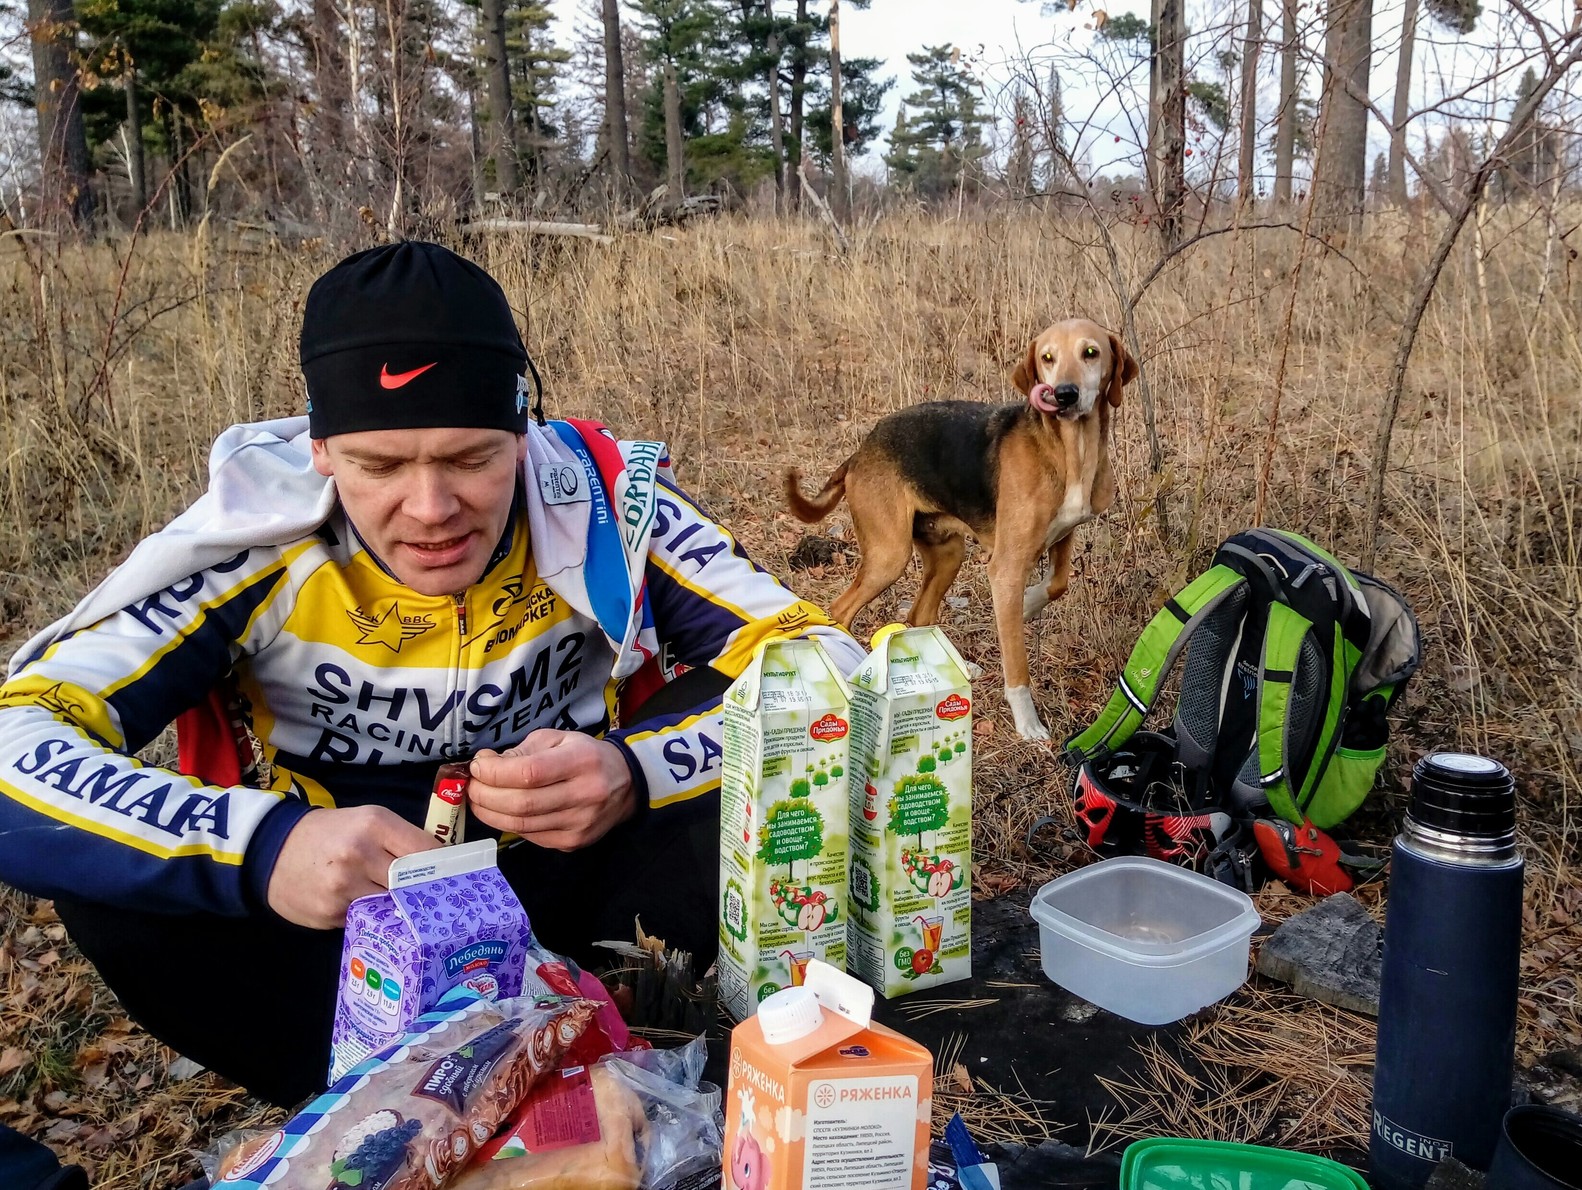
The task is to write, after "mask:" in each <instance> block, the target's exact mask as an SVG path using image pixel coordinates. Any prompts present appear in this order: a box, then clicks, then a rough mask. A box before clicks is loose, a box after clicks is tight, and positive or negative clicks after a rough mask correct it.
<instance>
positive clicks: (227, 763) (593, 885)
mask: <svg viewBox="0 0 1582 1190" xmlns="http://www.w3.org/2000/svg"><path fill="white" fill-rule="evenodd" d="M301 359H302V368H303V373H304V376H305V378H306V382H307V390H308V415H307V418H306V419H301V418H295V419H284V420H282V421H276V422H266V423H260V424H258V425H252V426H237V427H233V428H232V429H230V430H228V431H226V432H225V433H224V434H222V435H221V437H220V439H219V440H218V441H217V442H216V444H215V447H214V451H213V453H212V455H211V459H210V488H209V491H208V493H207V494H206V495H205V496H203V497H202V498H201V499H200V500H199V501H198V502H197V503H196V504H194V505H193V507H192V508H190V509H188V510H187V512H185V513H184V514H182V516H180V517H178V518H177V519H176V520H175V521H174V522H172V524H171V525H169V526H167V527H166V528H165V529H164V530H162V531H161V532H159V533H158V534H155V535H154V536H153V537H151V538H150V539H148V540H147V541H144V542H143V543H142V544H141V545H139V547H138V548H137V550H136V551H134V553H133V554H132V556H131V557H130V558H129V559H128V560H127V562H126V563H124V564H123V565H122V566H121V567H119V568H118V569H117V570H116V571H115V572H114V573H113V574H112V575H111V576H110V577H109V578H108V579H107V580H106V581H105V583H104V584H102V585H101V586H100V587H99V588H98V589H97V590H95V591H94V592H92V593H90V594H89V596H88V597H87V598H86V599H84V601H83V602H82V603H81V604H79V605H78V607H77V609H76V610H75V611H74V612H72V613H71V614H70V615H69V616H67V617H66V618H65V619H64V620H62V621H60V622H59V623H57V624H55V625H53V626H52V627H51V628H49V629H46V630H45V632H43V633H42V634H40V636H38V637H36V638H35V639H34V640H33V641H30V642H29V643H28V644H26V645H24V646H23V647H22V649H21V650H19V651H18V653H17V655H16V656H15V657H14V658H13V660H12V667H11V676H10V680H9V681H8V682H7V683H6V685H5V686H4V687H3V688H0V795H3V796H0V878H3V879H5V880H6V881H8V882H10V883H12V884H14V885H16V886H17V887H19V888H22V889H24V890H26V891H28V892H31V893H34V894H37V895H40V896H49V897H54V898H55V899H56V902H57V906H58V909H59V912H60V914H61V917H62V919H63V920H64V921H65V923H66V925H67V928H68V930H69V931H70V933H71V935H72V937H73V939H74V940H75V941H76V943H77V944H78V946H79V947H80V948H81V949H82V950H83V952H84V953H85V954H86V955H87V956H88V957H89V959H91V960H92V961H93V962H94V963H95V965H96V966H97V967H98V968H99V970H100V973H101V974H102V975H103V976H104V978H105V981H106V982H107V983H108V984H109V985H110V987H111V988H112V989H113V990H114V991H115V992H116V993H117V995H118V996H119V997H120V998H121V1001H122V1003H123V1005H124V1006H125V1008H126V1009H127V1011H128V1012H129V1013H130V1014H131V1015H132V1016H133V1017H134V1018H135V1019H137V1020H138V1021H139V1022H140V1023H142V1024H143V1025H144V1026H145V1027H146V1028H147V1029H148V1030H149V1031H150V1032H152V1033H153V1034H154V1035H155V1036H157V1037H159V1038H161V1039H162V1040H164V1041H165V1042H166V1043H168V1044H169V1045H171V1046H172V1047H173V1048H175V1049H176V1050H178V1051H180V1052H182V1053H184V1054H187V1055H188V1056H189V1057H192V1058H193V1059H195V1060H197V1061H198V1062H200V1063H202V1064H203V1065H205V1066H208V1067H210V1068H211V1069H213V1070H215V1071H217V1072H218V1073H220V1074H223V1075H226V1076H227V1077H230V1078H232V1079H233V1080H235V1081H237V1082H239V1083H241V1084H242V1085H244V1086H246V1087H248V1088H249V1089H250V1090H251V1091H253V1092H254V1093H255V1094H258V1095H261V1096H262V1097H264V1098H267V1099H270V1100H272V1101H274V1102H276V1103H281V1104H287V1105H289V1104H291V1103H293V1102H294V1101H296V1100H298V1099H300V1098H301V1097H303V1096H305V1095H307V1094H310V1093H312V1092H313V1091H315V1090H317V1089H319V1088H320V1087H322V1085H323V1080H324V1073H325V1067H326V1063H327V1055H328V1048H329V1028H330V1022H331V1019H332V1016H333V1006H334V997H335V981H336V978H337V974H338V962H339V956H340V949H341V934H340V931H339V927H340V926H342V925H343V923H344V921H345V914H346V907H347V905H348V904H349V903H350V902H351V901H352V900H354V899H355V898H357V897H360V896H364V895H366V894H369V893H373V892H376V891H378V890H379V889H381V888H382V887H383V886H384V883H385V872H386V869H387V868H388V865H389V863H390V861H391V860H392V859H393V858H395V857H398V856H402V855H406V854H409V853H411V852H414V851H418V850H421V849H424V848H428V847H433V846H435V845H436V843H435V840H434V839H432V838H430V837H429V836H428V835H427V834H425V832H424V831H423V829H422V828H421V826H420V825H419V824H420V823H422V822H423V820H424V816H425V812H426V809H427V803H428V799H429V795H430V791H431V789H432V785H433V778H434V774H435V770H436V768H437V766H438V765H439V764H440V762H442V761H444V760H468V761H470V770H471V778H472V779H471V785H470V789H469V801H470V805H469V811H470V818H471V822H470V823H469V825H468V830H469V837H472V836H474V835H476V834H479V833H482V828H488V829H489V830H491V831H493V832H497V833H498V832H504V833H507V834H509V835H511V836H520V838H521V840H523V841H521V842H518V843H514V844H512V845H509V846H506V847H504V848H503V849H502V851H501V867H502V870H504V872H505V873H506V875H507V877H508V879H510V880H511V882H512V884H513V886H514V887H515V888H516V890H517V892H518V894H519V895H520V896H521V898H522V900H523V903H524V904H525V906H526V907H527V910H528V914H529V917H530V919H531V920H532V922H533V926H534V930H535V933H536V934H537V935H538V936H539V937H540V938H541V939H542V940H543V942H544V943H545V944H546V945H548V946H550V947H552V948H556V949H561V950H564V951H566V952H568V953H570V954H572V955H573V956H574V957H582V958H586V957H587V956H588V954H589V953H590V945H591V943H593V942H595V941H598V940H600V939H603V938H610V937H616V938H629V937H630V936H631V933H632V922H633V917H634V916H635V915H637V914H641V916H642V921H643V924H644V926H645V928H647V929H648V930H650V931H651V932H653V933H656V934H658V935H660V936H662V937H665V938H667V940H668V941H670V942H671V943H672V944H678V943H679V944H681V945H684V946H687V947H690V948H692V949H694V950H696V951H698V952H701V954H702V958H703V959H704V960H707V958H708V957H709V956H710V955H712V953H713V950H714V940H715V938H716V930H717V925H716V918H717V912H716V906H715V904H714V900H715V885H716V876H717V863H718V817H719V807H718V790H719V773H720V767H721V766H720V761H721V753H720V739H721V733H720V730H719V718H720V695H721V693H722V692H723V689H724V687H725V685H726V684H727V683H728V682H729V680H730V679H731V678H732V677H734V676H735V675H736V674H738V673H739V672H740V671H741V670H742V668H743V667H744V666H745V664H746V663H747V661H748V659H749V658H750V657H751V655H752V652H753V649H754V647H755V646H756V645H757V644H758V643H760V642H761V641H763V640H765V639H768V638H772V637H777V636H782V637H783V636H811V637H817V638H818V639H820V640H822V641H823V643H824V644H825V645H826V647H828V648H829V649H830V651H831V653H832V655H833V656H834V658H835V660H836V662H837V664H839V665H840V666H841V667H842V668H846V669H849V668H850V667H852V666H854V665H855V664H856V662H857V660H858V659H859V658H860V656H861V650H860V649H859V648H858V646H857V645H856V642H854V641H853V640H852V639H851V638H850V637H848V636H847V635H845V634H844V633H843V632H841V631H840V630H839V629H837V628H835V627H834V626H833V625H831V623H830V621H829V620H828V619H827V617H825V616H824V614H823V613H822V612H820V611H819V610H818V609H816V608H814V607H812V606H811V605H809V604H806V603H803V602H801V601H799V600H798V599H797V598H796V597H795V596H794V595H792V594H791V593H790V592H789V591H787V590H786V589H785V588H784V587H782V586H781V585H780V584H779V583H778V582H777V581H776V580H775V579H774V578H773V577H772V576H771V575H769V574H768V573H766V572H764V571H762V570H760V569H759V568H757V567H756V566H754V565H753V563H752V562H751V561H750V560H749V559H748V558H747V556H746V554H745V553H744V552H743V550H742V549H741V548H740V546H738V545H737V544H736V543H735V541H734V540H733V539H732V538H731V537H730V535H729V534H728V533H727V532H726V531H725V530H724V529H722V528H721V527H720V526H719V525H717V524H716V523H714V522H713V521H712V520H711V519H710V518H709V517H708V516H707V515H705V514H704V513H702V512H701V511H700V510H699V509H698V507H697V506H696V505H695V504H694V503H693V502H692V501H691V500H690V499H689V498H688V497H687V496H686V495H685V494H684V493H682V492H681V490H680V489H679V488H677V487H676V486H675V485H674V483H673V482H672V481H671V480H670V478H669V474H668V472H669V468H668V460H667V459H666V458H665V456H664V451H663V448H662V447H661V446H660V445H659V444H657V443H642V442H633V443H621V444H618V443H617V442H616V441H615V440H614V439H613V438H612V437H610V436H609V435H608V434H607V432H605V431H603V429H602V427H599V426H597V425H595V424H594V423H566V422H552V423H548V424H547V425H546V424H543V423H542V422H541V421H535V420H534V418H533V417H532V415H531V414H530V412H529V410H528V408H527V401H526V383H525V380H524V379H523V376H522V371H523V367H524V365H526V364H528V360H527V355H526V352H525V351H524V349H523V347H522V343H521V339H520V336H519V335H518V334H517V330H516V326H515V322H514V320H513V318H512V316H511V312H510V309H509V307H508V305H507V303H506V299H505V295H504V293H503V292H502V291H501V290H500V287H499V286H498V285H497V284H496V283H495V282H494V280H493V279H492V278H490V277H489V276H488V274H487V273H485V272H484V271H483V270H481V269H479V268H478V267H477V266H475V265H473V264H471V263H469V262H467V261H465V260H463V259H461V258H460V257H457V256H455V255H454V254H452V253H450V252H448V251H446V250H445V249H443V248H440V247H438V246H436V245H432V244H421V243H401V244H395V245H390V246H386V247H381V248H376V249H372V250H370V251H367V252H362V253H358V254H356V255H354V256H351V257H348V258H347V259H346V260H344V261H342V262H341V263H340V264H339V265H337V266H336V267H335V268H333V269H332V270H330V271H329V272H328V273H326V274H325V275H324V276H323V277H321V278H319V279H318V281H317V282H315V284H314V286H313V288H312V290H311V291H310V293H309V294H308V298H307V303H306V306H305V309H304V318H303V328H302V340H301ZM662 659H663V660H664V661H665V662H666V663H667V665H666V667H665V668H664V669H663V670H662V669H661V661H662ZM688 668H690V672H685V673H681V674H680V676H679V677H677V676H676V674H677V673H678V671H680V670H683V669H688ZM671 677H674V678H675V680H674V681H673V682H672V683H670V684H668V685H667V684H666V682H665V679H666V678H671ZM217 691H218V692H221V693H220V694H218V695H217V694H216V692H217ZM645 696H651V697H647V698H646V706H644V707H642V708H641V709H638V710H637V711H636V712H635V714H629V713H626V712H628V710H629V708H631V707H632V706H633V705H634V704H635V703H637V702H639V701H645ZM215 707H218V708H220V710H221V712H222V713H220V714H218V715H211V716H208V717H207V718H206V717H205V715H204V712H205V710H206V709H208V708H215ZM178 716H186V718H185V719H184V720H183V727H184V728H185V729H189V730H187V731H185V733H184V734H185V735H186V737H187V738H184V739H183V741H182V745H183V754H184V756H187V757H189V758H191V759H193V760H194V763H193V764H189V765H187V766H186V767H187V768H189V769H194V770H196V773H197V774H202V775H190V774H189V775H183V774H178V773H175V772H172V771H168V770H164V769H157V768H154V767H151V766H146V765H143V764H142V763H141V762H139V761H138V760H136V759H135V758H134V754H135V753H136V752H137V751H138V750H139V749H140V748H143V747H144V746H145V745H146V744H148V743H149V741H151V740H152V739H153V738H154V737H155V736H156V735H157V734H158V733H159V732H160V731H161V730H163V729H164V728H165V727H166V726H167V725H168V724H169V723H171V722H172V721H173V720H176V719H177V718H178ZM617 719H618V720H619V726H618V727H612V724H613V723H614V722H616V721H617ZM233 722H234V724H235V726H236V727H237V729H238V735H239V736H240V738H241V740H242V743H243V744H244V745H245V746H244V748H243V750H242V751H243V756H242V758H241V759H240V760H238V759H237V756H236V751H235V749H234V748H233V747H232V738H231V735H230V732H229V726H230V725H231V724H232V723H233ZM205 723H207V732H206V733H205V731H204V730H198V731H197V732H196V736H197V738H196V740H194V738H193V736H194V732H193V730H190V729H193V728H202V726H203V725H204V724H205ZM216 729H217V730H218V735H219V742H220V744H221V746H220V747H219V748H218V749H216V748H215V747H214V746H213V745H214V744H215V742H216V734H215V733H216ZM255 741H256V751H255V750H254V749H253V745H254V742H255ZM194 744H196V746H194ZM216 772H219V773H224V776H223V777H220V778H219V779H218V780H216V779H215V778H214V776H213V774H214V773H216ZM205 777H207V778H208V779H205Z"/></svg>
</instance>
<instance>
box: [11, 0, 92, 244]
mask: <svg viewBox="0 0 1582 1190" xmlns="http://www.w3.org/2000/svg"><path fill="white" fill-rule="evenodd" d="M27 7H28V22H29V27H30V29H31V33H32V38H33V80H34V83H33V95H34V103H35V104H36V106H37V110H38V151H39V158H40V161H41V164H42V167H43V168H42V170H41V174H42V179H43V194H42V199H43V205H42V208H41V213H42V217H43V221H44V223H45V225H46V226H48V225H49V224H50V223H59V222H60V221H61V220H62V219H64V220H66V221H68V222H69V223H70V224H71V225H72V226H73V227H76V228H78V229H81V230H87V229H88V228H89V227H90V226H91V225H92V223H93V214H94V203H93V190H92V188H91V187H90V186H89V185H88V170H89V161H88V138H87V136H86V134H85V133H84V132H83V127H82V79H81V77H80V76H79V75H78V73H77V67H76V65H75V63H73V62H72V50H73V48H74V47H75V45H76V42H77V15H76V12H75V10H74V9H73V7H72V0H28V6H27Z"/></svg>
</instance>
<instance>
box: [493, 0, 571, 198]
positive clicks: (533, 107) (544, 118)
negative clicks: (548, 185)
mask: <svg viewBox="0 0 1582 1190" xmlns="http://www.w3.org/2000/svg"><path fill="white" fill-rule="evenodd" d="M553 20H554V15H553V14H552V13H551V12H550V10H549V5H548V4H545V3H543V2H542V0H507V4H506V9H505V45H506V51H507V54H508V60H509V62H510V67H511V111H512V118H513V123H514V124H515V126H516V127H517V129H518V130H519V133H518V138H517V139H518V143H519V144H520V145H521V148H522V153H523V158H524V160H523V164H524V165H525V166H526V167H527V171H528V174H529V175H530V176H531V177H532V178H533V179H535V180H537V179H540V178H542V176H543V172H544V152H545V150H546V149H548V148H549V147H550V146H551V145H552V144H554V142H555V141H556V140H557V139H559V137H560V134H561V129H560V127H559V124H558V123H557V121H556V118H555V103H556V99H555V80H556V76H557V74H558V73H559V68H560V67H561V66H564V65H565V64H566V63H567V62H569V61H571V51H570V50H567V49H562V48H561V47H559V46H557V45H555V40H554V36H553V34H552V33H551V32H550V24H551V22H552V21H553Z"/></svg>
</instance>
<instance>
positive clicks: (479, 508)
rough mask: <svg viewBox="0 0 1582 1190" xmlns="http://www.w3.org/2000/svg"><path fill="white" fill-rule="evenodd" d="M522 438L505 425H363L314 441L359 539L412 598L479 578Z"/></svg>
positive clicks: (505, 513) (321, 468)
mask: <svg viewBox="0 0 1582 1190" xmlns="http://www.w3.org/2000/svg"><path fill="white" fill-rule="evenodd" d="M526 455H527V439H526V438H525V437H523V436H522V435H521V434H513V433H510V432H509V431H507V430H459V429H452V430H446V429H432V430H429V429H425V430H363V431H360V432H358V433H355V434H336V435H335V436H334V437H332V438H325V439H315V440H314V442H313V466H314V467H315V468H316V469H317V471H318V473H319V474H320V475H329V476H333V477H334V478H335V488H336V491H337V492H338V493H339V495H340V499H341V505H342V507H344V508H345V509H346V515H347V516H348V517H350V518H351V522H352V524H354V525H356V526H357V532H358V533H359V534H360V535H361V537H362V539H363V541H364V542H365V543H366V544H367V545H368V547H369V548H370V549H372V550H373V551H374V553H375V554H377V555H378V556H379V560H380V561H382V562H383V563H384V564H385V565H386V566H387V567H389V568H390V570H391V571H392V572H393V573H394V574H395V576H396V577H397V578H399V579H400V580H401V581H402V582H403V583H405V584H406V585H407V586H409V587H411V588H412V589H413V590H414V591H416V592H418V593H419V594H421V595H453V594H455V593H457V592H458V591H462V590H464V589H465V588H466V587H468V586H470V585H471V584H473V583H475V582H477V581H478V580H479V579H480V578H482V577H483V571H484V567H485V566H486V565H488V562H489V555H491V554H492V553H494V547H495V546H496V545H497V544H498V543H499V540H500V536H501V534H502V533H504V532H505V526H506V523H507V521H508V520H509V519H510V517H511V510H512V505H513V503H514V498H515V494H516V477H517V474H518V471H519V468H520V465H521V462H522V460H523V459H524V458H525V457H526Z"/></svg>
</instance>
